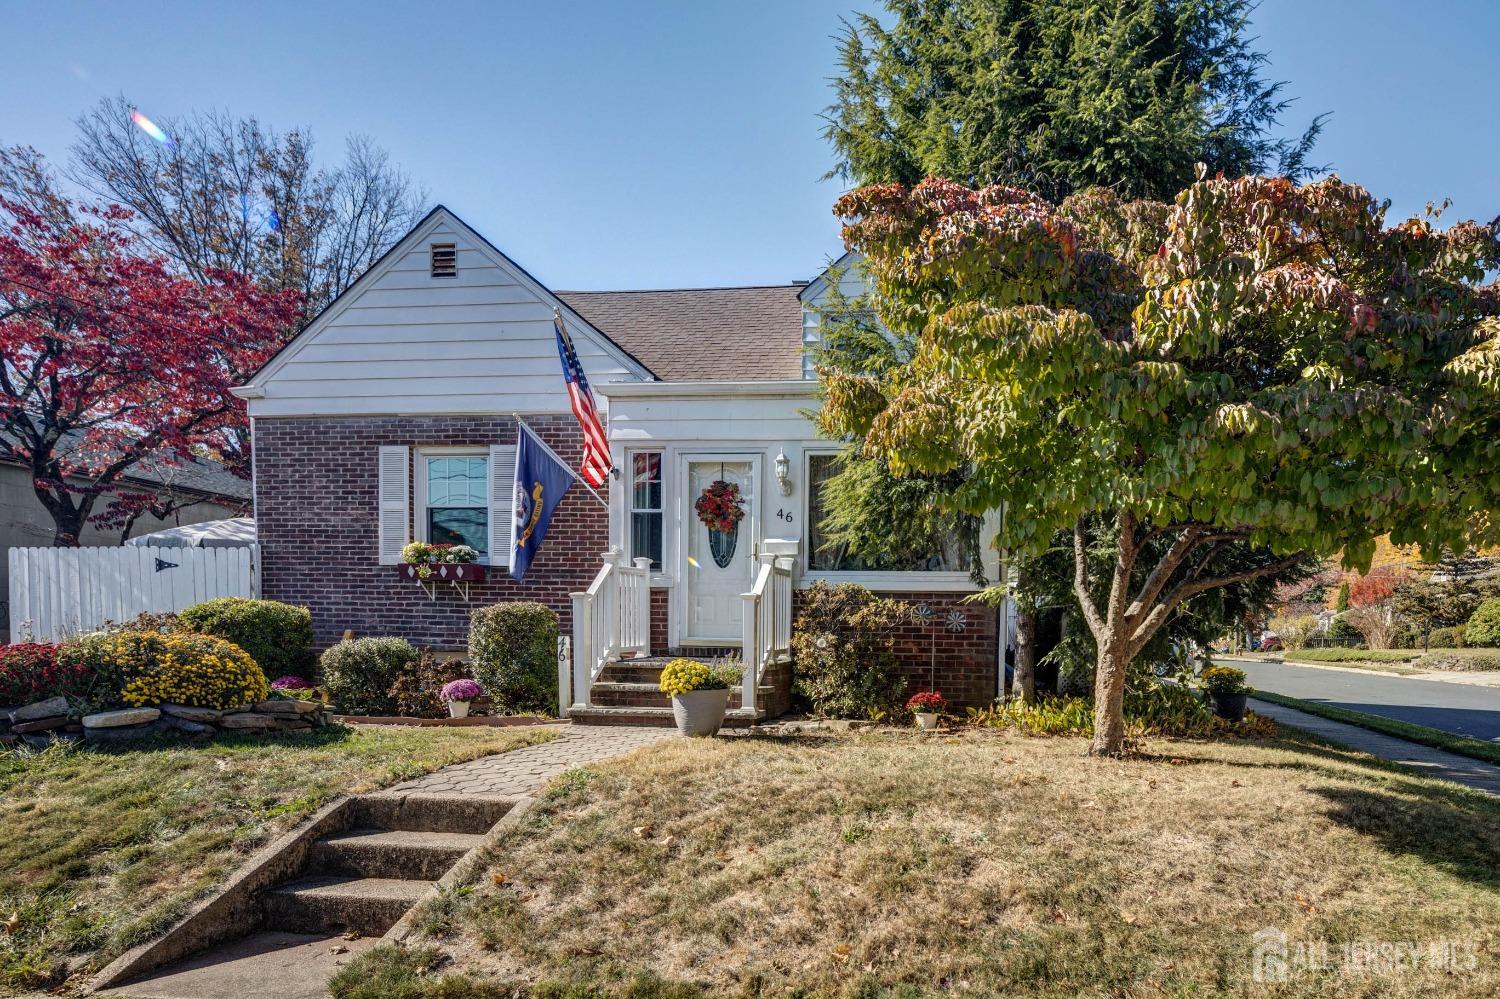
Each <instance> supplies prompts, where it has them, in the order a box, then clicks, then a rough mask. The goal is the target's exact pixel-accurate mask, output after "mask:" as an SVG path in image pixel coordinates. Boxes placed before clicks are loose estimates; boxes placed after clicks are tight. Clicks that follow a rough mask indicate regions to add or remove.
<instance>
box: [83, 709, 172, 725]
mask: <svg viewBox="0 0 1500 999" xmlns="http://www.w3.org/2000/svg"><path fill="white" fill-rule="evenodd" d="M160 717H161V712H160V711H159V710H157V709H156V708H121V709H120V710H119V711H101V712H99V713H98V714H95V715H84V716H83V727H84V728H85V729H93V728H125V727H126V726H129V725H145V724H148V723H150V722H154V721H156V719H158V718H160Z"/></svg>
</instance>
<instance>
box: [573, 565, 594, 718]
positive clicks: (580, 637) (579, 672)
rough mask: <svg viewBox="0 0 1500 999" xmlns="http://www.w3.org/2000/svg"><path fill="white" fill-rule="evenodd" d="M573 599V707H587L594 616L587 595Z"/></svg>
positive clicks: (577, 594)
mask: <svg viewBox="0 0 1500 999" xmlns="http://www.w3.org/2000/svg"><path fill="white" fill-rule="evenodd" d="M571 597H572V599H573V707H575V708H586V707H588V706H589V687H590V685H591V681H592V680H593V672H594V666H593V658H594V615H593V613H592V612H591V611H590V608H589V595H588V594H587V593H574V594H571Z"/></svg>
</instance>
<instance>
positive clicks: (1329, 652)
mask: <svg viewBox="0 0 1500 999" xmlns="http://www.w3.org/2000/svg"><path fill="white" fill-rule="evenodd" d="M1421 655H1422V653H1421V651H1420V650H1418V651H1415V652H1409V651H1407V650H1405V649H1346V648H1343V647H1341V646H1330V647H1328V648H1326V649H1297V650H1296V651H1294V652H1288V653H1287V654H1286V658H1287V659H1289V660H1292V659H1296V660H1301V661H1302V662H1308V663H1355V662H1363V663H1409V662H1411V661H1412V660H1413V659H1418V658H1420V657H1421Z"/></svg>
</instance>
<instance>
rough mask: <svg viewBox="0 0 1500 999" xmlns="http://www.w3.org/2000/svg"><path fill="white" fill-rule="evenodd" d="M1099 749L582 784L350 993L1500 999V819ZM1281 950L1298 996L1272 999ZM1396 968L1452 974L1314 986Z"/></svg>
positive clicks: (1306, 749)
mask: <svg viewBox="0 0 1500 999" xmlns="http://www.w3.org/2000/svg"><path fill="white" fill-rule="evenodd" d="M1085 745H1086V743H1085V742H1084V741H1083V740H1080V739H1072V738H1066V739H1064V738H1057V739H1039V738H1027V737H1023V736H1018V735H1013V734H1003V733H995V732H980V731H973V732H966V733H964V734H962V735H959V736H956V737H953V738H942V737H937V738H927V739H923V738H919V737H916V736H914V735H912V734H909V733H905V732H902V733H895V732H887V733H875V734H868V735H862V736H846V737H831V738H817V737H805V738H802V739H785V740H775V739H770V738H725V739H717V740H709V741H689V740H670V741H668V742H665V743H661V744H658V745H656V746H653V747H651V748H649V749H646V750H643V751H641V752H638V753H636V754H634V755H632V756H630V757H628V758H625V759H622V760H617V761H613V762H608V763H603V764H599V765H597V766H594V767H591V768H589V769H587V770H579V771H574V772H572V773H570V774H568V775H565V776H564V777H563V778H560V779H559V780H558V781H556V782H555V783H554V785H553V786H552V788H551V790H550V792H549V794H548V796H547V797H546V799H545V800H544V801H543V803H542V804H541V805H540V806H539V809H538V810H537V811H536V812H535V813H533V815H532V816H530V817H528V818H527V820H526V821H525V822H524V823H523V825H522V826H521V828H520V829H519V830H518V832H517V833H516V834H515V835H514V836H513V837H512V838H511V839H510V840H508V841H507V842H506V843H505V844H503V845H502V846H501V847H500V848H499V849H498V850H497V852H496V853H495V854H494V855H493V858H492V864H491V866H490V868H489V870H488V872H487V873H486V874H485V875H484V876H483V877H482V878H481V879H480V881H479V882H478V884H477V886H476V888H475V890H474V891H473V893H472V894H468V895H464V894H463V893H455V894H454V895H452V896H450V897H449V898H448V899H446V900H444V901H443V902H441V903H437V904H434V905H429V906H427V907H426V908H424V909H423V910H422V912H421V913H420V916H421V925H422V926H423V927H424V928H425V930H426V932H427V933H428V939H427V940H425V941H419V942H418V944H419V945H418V946H416V947H414V948H412V949H410V950H407V951H396V950H394V949H392V948H382V949H379V950H377V951H376V952H374V953H372V954H371V955H369V956H366V957H363V958H361V959H360V960H359V961H358V962H356V963H355V964H354V965H353V966H351V968H350V969H349V970H347V971H346V972H345V973H344V974H342V975H341V976H340V977H339V978H338V979H337V980H336V981H335V989H334V992H335V995H336V996H339V997H340V999H356V997H358V999H374V997H377V996H388V995H402V996H413V997H415V996H430V997H436V996H444V997H499V996H511V995H531V996H537V997H540V996H569V997H571V996H609V995H629V996H632V997H647V996H658V997H666V996H671V997H688V996H699V995H703V996H721V995H728V996H848V997H855V996H858V997H876V996H893V997H894V996H900V997H903V999H904V997H915V996H925V995H932V996H938V995H975V996H998V995H1039V996H1056V997H1073V996H1099V997H1103V996H1132V997H1134V996H1160V995H1165V996H1210V995H1214V996H1216V995H1275V996H1322V995H1340V996H1376V995H1379V996H1410V997H1418V996H1420V997H1424V999H1427V997H1431V996H1434V995H1443V996H1476V997H1477V996H1493V995H1496V994H1500V971H1497V968H1496V966H1495V961H1494V957H1493V954H1492V950H1493V948H1494V947H1495V946H1496V945H1497V944H1500V802H1496V801H1495V800H1493V799H1490V798H1486V797H1484V796H1481V795H1479V794H1477V793H1474V792H1470V791H1467V790H1464V789H1461V788H1458V787H1456V786H1453V785H1449V784H1444V783H1441V782H1436V781H1431V780H1426V779H1423V778H1419V777H1416V776H1412V775H1410V774H1408V773H1406V772H1404V771H1399V770H1397V769H1395V768H1392V767H1389V766H1386V765H1384V764H1381V763H1378V762H1376V761H1373V760H1371V759H1369V758H1368V757H1363V756H1360V755H1357V754H1353V753H1349V752H1346V751H1343V750H1339V749H1334V748H1330V747H1328V746H1326V745H1323V744H1321V743H1318V742H1315V741H1313V740H1311V739H1304V738H1301V737H1296V736H1289V737H1287V738H1285V739H1284V740H1282V741H1276V742H1259V743H1250V742H1214V743H1202V742H1183V741H1179V742H1168V741H1164V740H1152V741H1151V743H1150V744H1149V745H1148V750H1149V753H1148V755H1144V756H1138V757H1134V758H1127V759H1124V760H1105V759H1090V758H1088V757H1086V756H1085V755H1084V749H1085ZM1265 928H1272V929H1275V930H1280V931H1283V932H1285V933H1286V934H1287V935H1288V937H1289V947H1290V950H1289V954H1290V957H1289V962H1291V964H1292V967H1291V969H1290V972H1289V977H1288V978H1287V980H1286V981H1285V982H1282V983H1279V984H1262V983H1260V982H1258V981H1256V980H1255V979H1254V977H1253V972H1254V965H1253V962H1252V952H1253V948H1254V946H1255V943H1254V939H1253V936H1252V935H1253V934H1255V933H1256V931H1258V930H1262V929H1265ZM1398 942H1405V943H1414V944H1416V945H1418V946H1420V947H1422V948H1426V947H1428V946H1429V945H1432V946H1435V947H1438V948H1442V947H1444V946H1450V947H1452V948H1455V949H1452V950H1449V951H1441V950H1439V951H1438V953H1448V954H1453V955H1456V957H1457V959H1458V966H1457V967H1453V968H1450V967H1436V966H1433V965H1431V964H1421V965H1420V966H1418V967H1414V968H1406V969H1396V970H1392V969H1389V968H1387V969H1384V970H1382V971H1379V972H1370V971H1368V970H1366V971H1365V972H1363V973H1362V972H1360V971H1357V970H1351V969H1349V968H1347V967H1342V968H1339V969H1334V970H1317V969H1308V968H1306V967H1305V966H1302V965H1298V964H1296V963H1295V962H1296V960H1297V955H1298V954H1314V955H1316V954H1319V953H1324V954H1327V955H1329V957H1330V960H1331V961H1333V962H1335V963H1337V961H1338V958H1339V955H1340V947H1341V945H1344V944H1354V945H1358V944H1361V943H1369V944H1374V945H1378V944H1382V943H1391V944H1395V943H1398ZM431 945H435V947H436V948H437V949H436V950H430V949H427V948H428V946H431ZM1299 945H1305V946H1302V947H1301V949H1299ZM1324 946H1326V948H1327V949H1326V950H1320V948H1322V947H1324ZM1392 953H1393V952H1392ZM1423 953H1424V954H1425V953H1428V952H1427V951H1426V950H1425V949H1424V950H1423ZM1471 958H1472V959H1473V962H1474V964H1475V965H1476V966H1475V967H1473V968H1470V967H1469V963H1470V959H1471ZM1450 971H1452V972H1453V973H1451V974H1450Z"/></svg>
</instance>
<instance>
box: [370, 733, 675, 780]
mask: <svg viewBox="0 0 1500 999" xmlns="http://www.w3.org/2000/svg"><path fill="white" fill-rule="evenodd" d="M676 734H677V730H676V729H675V728H637V727H633V726H624V725H620V726H614V725H596V726H590V725H569V726H566V727H564V728H562V729H561V734H560V735H559V736H558V737H557V738H556V739H553V740H552V741H551V742H544V743H542V744H541V745H539V746H526V747H524V748H521V749H513V750H511V751H510V752H508V753H500V754H498V755H496V756H483V757H480V758H479V759H477V760H470V761H469V762H468V763H455V764H453V765H452V766H449V767H444V768H443V769H441V770H435V771H433V772H432V773H430V774H428V775H427V776H425V777H418V778H417V779H416V780H409V781H407V782H406V783H404V784H397V785H396V786H395V787H390V788H386V789H385V790H384V791H381V792H379V793H380V794H457V795H463V796H464V797H469V798H474V797H480V798H514V797H516V796H517V795H522V794H530V793H531V792H533V791H535V790H536V789H537V788H539V787H541V786H542V785H543V784H545V783H546V782H547V781H549V780H551V779H552V778H553V777H556V776H557V775H558V774H560V773H563V772H565V771H568V770H572V769H573V768H574V767H581V766H584V765H586V764H589V763H597V762H598V761H599V760H607V759H609V758H610V757H611V756H621V755H623V754H625V753H628V752H630V751H631V750H634V749H639V748H640V747H642V746H649V745H651V744H652V743H653V742H657V741H659V740H661V739H666V738H670V737H672V736H675V735H676Z"/></svg>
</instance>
